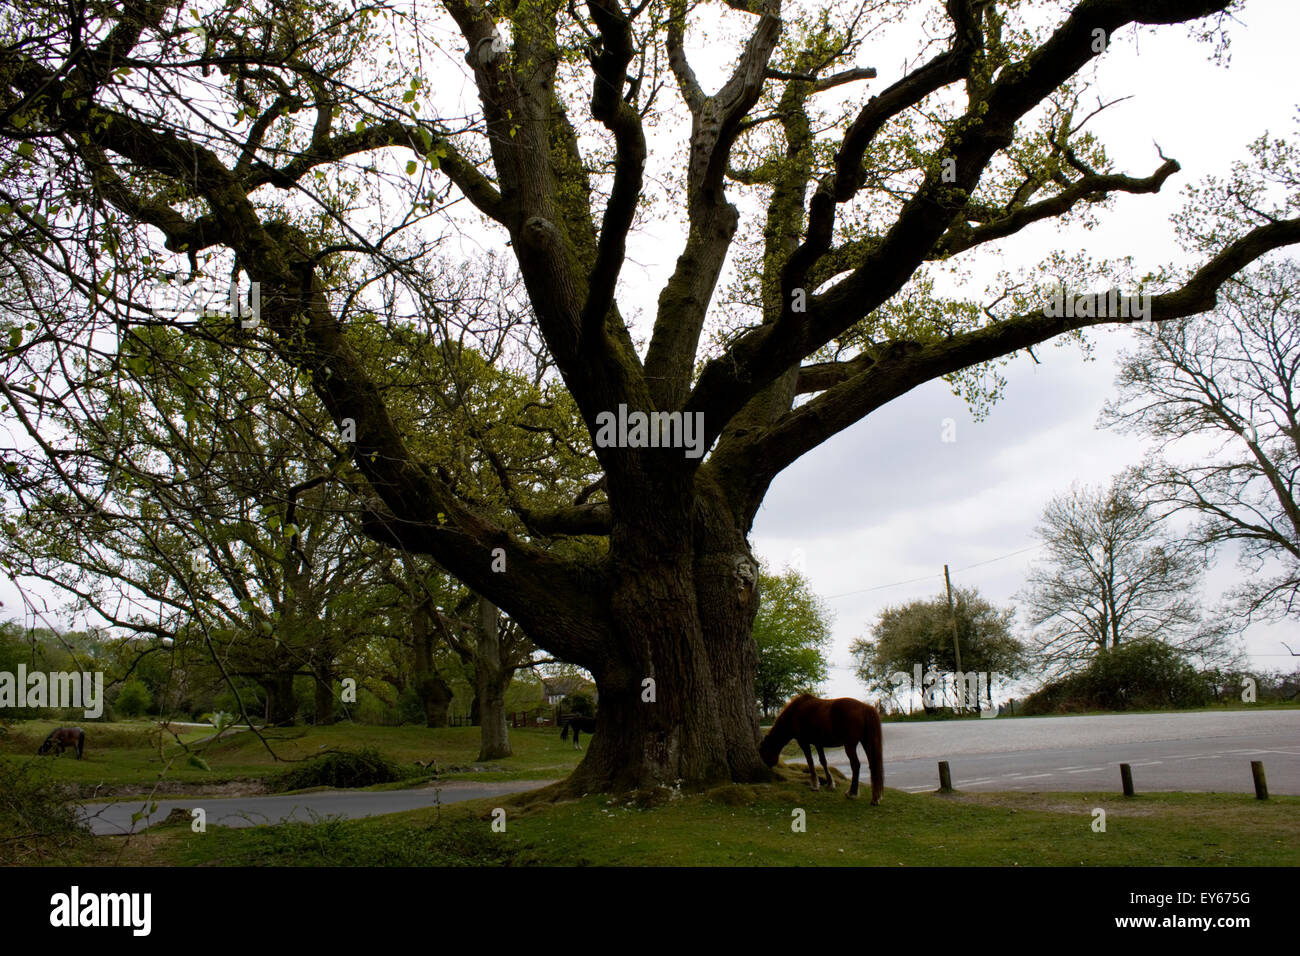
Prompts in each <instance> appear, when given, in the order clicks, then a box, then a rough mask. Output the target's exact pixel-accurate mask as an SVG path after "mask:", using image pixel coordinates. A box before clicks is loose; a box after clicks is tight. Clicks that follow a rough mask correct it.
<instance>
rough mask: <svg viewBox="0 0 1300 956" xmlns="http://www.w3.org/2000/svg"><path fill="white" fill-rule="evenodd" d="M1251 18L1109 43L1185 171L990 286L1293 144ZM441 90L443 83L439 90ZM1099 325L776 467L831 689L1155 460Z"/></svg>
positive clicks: (655, 252) (776, 537)
mask: <svg viewBox="0 0 1300 956" xmlns="http://www.w3.org/2000/svg"><path fill="white" fill-rule="evenodd" d="M729 16H733V17H737V18H740V21H741V22H743V21H744V17H743V16H742V15H739V14H734V15H731V14H729ZM1239 19H1240V21H1241V22H1240V23H1238V24H1234V25H1233V26H1232V28H1231V30H1230V36H1231V40H1232V46H1231V63H1230V64H1229V65H1227V66H1220V65H1216V64H1214V63H1213V62H1210V60H1209V53H1210V47H1209V46H1208V45H1206V44H1200V43H1196V42H1194V41H1193V40H1192V39H1191V38H1190V37H1189V36H1188V29H1187V28H1186V27H1183V26H1173V27H1165V28H1160V30H1159V31H1158V32H1155V33H1152V32H1150V31H1145V32H1143V33H1142V34H1141V36H1140V38H1139V39H1138V40H1137V41H1136V43H1135V41H1134V39H1133V37H1132V36H1131V34H1127V33H1126V34H1124V35H1121V36H1120V37H1117V38H1115V39H1114V40H1113V42H1112V46H1111V49H1109V50H1108V51H1107V53H1106V55H1105V56H1104V57H1102V58H1101V59H1100V63H1099V66H1098V69H1097V70H1096V73H1095V80H1096V83H1097V85H1096V87H1095V94H1094V97H1095V96H1101V97H1103V98H1105V99H1107V100H1111V99H1115V98H1118V97H1122V96H1128V97H1131V98H1130V99H1128V100H1127V101H1125V102H1123V103H1120V104H1118V105H1116V106H1114V107H1112V108H1110V109H1108V110H1107V111H1106V112H1104V113H1103V114H1101V115H1100V116H1099V117H1097V118H1096V119H1095V120H1093V121H1092V123H1091V124H1090V127H1089V128H1090V129H1092V130H1093V131H1094V132H1095V133H1097V134H1098V135H1099V136H1100V137H1101V139H1102V141H1103V142H1104V143H1105V146H1106V149H1107V150H1108V152H1109V155H1110V156H1111V158H1112V160H1114V161H1115V163H1116V165H1117V167H1118V169H1119V171H1121V172H1125V173H1129V174H1131V175H1135V176H1146V175H1149V174H1150V173H1151V172H1152V171H1153V170H1154V169H1155V168H1156V167H1157V166H1159V164H1160V158H1159V156H1158V155H1157V151H1156V146H1155V143H1159V146H1160V148H1161V149H1162V150H1163V151H1164V153H1165V154H1166V155H1167V156H1170V157H1172V158H1174V159H1177V160H1178V161H1179V163H1180V164H1181V165H1182V171H1181V172H1180V173H1178V174H1177V175H1176V176H1174V177H1173V178H1172V179H1171V180H1170V181H1169V182H1168V183H1167V184H1166V186H1165V189H1164V191H1163V192H1162V193H1160V194H1157V195H1154V196H1149V195H1148V196H1123V195H1121V196H1120V197H1118V200H1117V202H1116V205H1115V208H1114V209H1113V210H1111V211H1109V212H1104V213H1102V217H1101V224H1100V225H1099V226H1098V228H1096V229H1094V230H1092V231H1089V232H1084V231H1082V230H1078V229H1075V230H1073V231H1072V232H1070V233H1068V234H1067V233H1063V232H1059V231H1058V230H1057V228H1056V227H1055V225H1054V224H1050V223H1049V224H1043V225H1039V226H1035V227H1032V228H1031V229H1028V230H1026V231H1024V232H1023V233H1021V234H1020V235H1018V236H1016V237H1014V238H1013V239H1011V240H1008V241H1006V242H1004V243H1003V244H1002V246H1001V249H1000V255H999V256H989V255H987V254H986V253H980V254H978V255H977V256H975V257H974V260H973V261H974V262H975V263H979V265H978V267H977V271H976V276H977V278H978V279H979V280H980V285H979V288H983V281H984V279H985V278H987V277H988V276H990V275H991V274H992V272H993V271H995V270H997V269H1002V268H1007V269H1016V268H1020V267H1028V266H1031V265H1033V264H1034V263H1036V262H1039V261H1041V260H1042V259H1043V258H1044V256H1045V255H1046V254H1047V253H1048V252H1049V251H1051V250H1052V249H1061V250H1063V251H1065V252H1067V253H1070V252H1075V251H1079V250H1084V251H1086V252H1088V253H1089V254H1090V255H1091V256H1092V257H1094V258H1101V257H1107V256H1120V255H1128V254H1132V255H1134V256H1135V257H1136V262H1135V268H1136V271H1137V274H1142V273H1143V272H1145V271H1147V270H1148V269H1150V268H1154V267H1156V266H1158V265H1160V264H1161V263H1166V262H1176V261H1182V259H1181V257H1182V253H1181V252H1180V250H1179V249H1178V247H1177V245H1176V244H1175V242H1174V230H1173V227H1172V225H1171V223H1170V217H1171V215H1173V214H1174V213H1176V212H1177V210H1178V209H1179V208H1180V207H1181V205H1182V201H1183V200H1182V198H1181V196H1180V191H1181V188H1182V187H1183V186H1184V185H1186V184H1194V183H1199V182H1200V181H1201V180H1202V178H1203V177H1204V176H1205V175H1207V174H1211V173H1214V174H1218V175H1223V174H1226V173H1227V171H1228V170H1229V169H1230V166H1231V164H1232V163H1233V162H1234V161H1238V160H1245V159H1246V158H1247V152H1246V146H1247V144H1248V143H1249V142H1250V141H1252V140H1254V139H1255V138H1257V137H1258V136H1259V135H1260V134H1261V133H1263V132H1265V131H1266V130H1267V131H1270V132H1272V133H1273V134H1274V135H1277V136H1288V137H1289V136H1292V135H1294V133H1295V131H1296V126H1295V118H1296V100H1295V90H1296V83H1295V79H1294V70H1295V55H1296V54H1295V49H1294V48H1295V40H1296V37H1297V36H1298V35H1300V4H1296V3H1295V2H1293V0H1254V2H1251V3H1249V4H1248V5H1247V6H1246V8H1245V10H1244V11H1243V12H1242V13H1241V14H1240V15H1239ZM719 36H721V34H719ZM916 41H917V33H916V31H915V29H911V30H895V31H892V32H891V33H889V34H886V35H884V36H882V37H881V38H879V39H878V40H877V39H875V38H873V39H872V40H871V41H870V42H868V43H867V44H865V45H864V46H863V48H862V50H861V51H860V54H859V56H858V65H860V66H874V67H876V68H877V70H878V71H879V77H878V79H877V80H875V81H872V82H871V83H870V84H869V85H867V86H865V87H864V86H861V85H857V86H855V87H853V88H852V90H846V91H845V92H846V94H848V95H853V96H855V97H859V98H861V97H864V96H867V95H870V94H871V93H873V92H879V91H880V90H882V89H884V88H885V87H886V86H887V85H888V84H890V83H892V82H894V81H895V80H896V79H897V78H898V76H899V75H901V72H902V68H903V63H904V62H905V61H906V60H908V59H912V60H914V59H915V57H916V55H917V53H918V46H917V42H916ZM688 48H689V49H690V50H691V55H692V58H693V62H694V65H695V67H696V69H697V71H698V72H699V75H700V78H701V81H702V82H703V83H704V85H705V86H706V88H709V89H710V90H712V89H716V87H717V85H718V82H719V81H720V77H721V76H722V75H723V73H722V71H723V69H724V68H725V67H726V66H727V65H728V63H729V62H730V58H731V56H732V55H733V54H734V51H735V49H736V47H735V45H734V44H733V45H731V46H728V45H726V44H725V43H722V42H720V40H719V38H718V36H713V35H704V34H701V32H700V31H696V32H694V33H693V34H692V35H691V36H690V37H689V44H688ZM447 69H448V71H449V77H448V82H447V83H445V84H442V91H444V92H445V95H446V96H447V97H448V98H449V102H450V103H455V102H459V103H462V104H465V105H466V106H469V105H470V104H472V102H473V100H474V96H473V92H472V90H471V89H469V88H468V86H467V85H465V84H463V83H461V84H460V85H457V84H456V83H453V82H450V80H453V79H455V78H456V77H455V73H454V71H455V70H457V69H459V70H461V71H462V74H463V71H464V65H463V63H458V62H457V59H456V58H455V57H452V56H448V58H447ZM431 86H432V87H433V89H434V91H438V88H439V86H440V84H431ZM1094 97H1090V98H1089V100H1088V101H1087V102H1091V101H1092V99H1093V98H1094ZM677 109H678V110H681V107H680V104H678V107H677ZM451 112H454V110H451ZM440 115H447V114H446V113H444V114H440ZM679 142H680V140H679ZM658 149H659V147H658V146H656V147H655V151H656V153H657V152H658ZM668 196H669V198H670V199H671V193H669V194H668ZM668 208H669V209H672V206H669V207H668ZM679 226H680V223H676V222H673V221H669V222H667V223H666V224H664V226H663V227H662V228H661V229H659V230H656V229H653V228H652V229H649V230H647V231H646V232H644V233H642V234H641V235H639V236H637V237H635V238H634V242H633V247H632V252H631V254H630V257H629V264H628V266H627V268H626V269H625V272H624V275H623V278H622V282H621V284H620V300H621V302H622V303H623V305H624V314H630V315H635V314H636V313H637V310H638V305H639V306H640V308H641V309H642V310H643V312H642V315H643V316H644V314H645V310H648V309H649V308H650V307H652V305H653V302H654V301H655V299H656V298H657V292H658V289H659V288H660V287H661V286H662V282H663V279H664V278H665V277H666V276H667V274H668V273H669V272H670V271H671V268H672V266H673V263H674V261H675V259H676V256H677V254H678V253H679V251H680V248H681V241H680V235H679V233H675V231H674V230H675V229H677V228H678V227H679ZM475 242H477V240H475ZM487 244H492V243H491V241H490V240H488V241H487ZM640 331H643V332H644V331H647V330H646V329H644V328H641V329H640ZM1090 338H1091V340H1092V341H1093V342H1094V343H1095V346H1096V348H1095V352H1094V356H1095V359H1094V361H1091V362H1085V361H1084V360H1083V358H1082V355H1081V352H1080V350H1079V349H1078V348H1077V347H1073V346H1071V347H1065V348H1055V347H1052V346H1050V345H1049V346H1044V347H1042V348H1038V349H1036V350H1035V351H1036V354H1037V356H1038V359H1039V360H1040V362H1041V364H1038V365H1036V364H1034V362H1033V360H1032V359H1030V358H1029V357H1028V356H1026V355H1021V356H1019V357H1017V358H1016V359H1015V361H1014V362H1013V364H1011V365H1010V366H1008V367H1007V368H1005V369H1004V374H1005V375H1006V377H1007V378H1008V385H1007V388H1006V390H1005V397H1004V398H1003V400H1002V401H1001V402H1000V403H999V404H998V405H997V406H996V407H995V408H994V409H993V411H992V413H991V414H990V415H989V416H988V418H987V419H986V420H984V421H982V422H978V423H977V422H975V421H973V420H972V418H971V416H970V414H969V413H968V411H967V409H966V407H965V405H964V404H963V403H962V402H961V400H960V399H958V398H957V397H955V396H953V395H952V394H951V392H950V390H949V388H948V386H947V385H945V384H944V383H942V382H933V383H930V384H928V385H926V386H923V387H921V388H918V389H916V390H914V391H913V392H911V393H910V394H908V395H905V396H903V397H902V398H900V399H898V400H897V401H895V402H893V403H892V404H890V405H888V406H886V407H884V408H883V409H881V410H879V411H878V412H876V413H875V414H873V415H871V416H870V417H869V418H868V419H866V420H864V421H862V422H860V423H858V424H857V425H856V426H854V427H853V428H851V429H849V430H848V431H847V432H845V433H843V434H841V435H839V436H837V437H836V438H834V439H832V440H831V441H830V442H828V443H826V444H825V445H823V446H822V447H820V448H818V449H816V450H814V451H813V452H811V453H810V454H808V455H806V456H805V457H804V458H803V459H801V460H800V461H798V462H796V463H795V464H794V465H793V466H792V467H791V468H789V469H788V470H787V471H786V472H785V473H784V474H783V475H781V476H780V477H779V478H778V479H777V480H776V482H775V484H774V485H773V487H772V490H771V493H770V494H769V496H768V498H767V501H766V504H765V505H764V507H763V509H762V511H761V512H760V514H759V516H758V519H757V521H756V523H755V527H754V533H753V544H754V547H755V550H756V552H757V553H758V554H759V555H760V556H762V557H763V558H765V559H766V560H767V561H768V562H769V563H770V564H771V565H772V566H773V567H774V568H777V569H779V568H780V567H782V566H784V565H786V564H788V563H790V562H792V561H794V560H795V559H796V551H797V550H799V551H801V552H802V555H803V561H804V567H805V571H806V574H807V575H808V577H809V579H810V581H811V584H812V587H813V589H814V590H815V591H816V592H817V593H818V594H819V595H821V596H823V597H825V598H826V599H827V603H828V604H829V606H830V607H831V608H832V610H833V611H834V612H835V615H836V618H835V624H834V649H833V652H832V654H831V657H832V660H833V662H834V666H835V669H834V671H833V674H832V679H831V681H830V682H829V685H828V686H826V687H824V688H823V690H824V691H825V692H827V693H829V694H830V695H832V696H840V695H852V696H862V695H864V694H865V690H864V688H863V687H862V685H861V684H860V683H858V681H857V680H856V678H854V677H853V674H852V668H851V663H850V655H849V653H848V645H849V643H850V641H851V640H852V639H853V638H854V637H857V636H862V635H865V634H867V633H868V631H869V628H870V626H871V624H872V623H873V622H874V621H875V619H876V616H877V615H878V613H879V611H880V610H881V609H882V608H883V607H884V606H885V605H887V604H897V603H901V602H904V601H908V600H912V599H916V598H925V597H931V596H934V595H937V594H938V593H939V592H940V589H941V588H942V584H943V574H942V572H943V565H944V564H945V563H946V564H948V565H950V567H951V568H952V569H953V572H954V573H953V583H954V585H958V586H967V587H968V586H977V587H978V588H979V589H980V591H981V593H982V594H983V596H984V597H985V598H987V599H989V600H991V601H993V602H994V603H996V604H1007V603H1009V602H1010V601H1011V598H1012V596H1013V594H1015V592H1016V591H1018V590H1019V589H1020V588H1021V586H1022V582H1023V580H1024V577H1025V573H1026V570H1027V569H1028V567H1029V564H1030V562H1031V561H1032V560H1033V559H1034V557H1035V553H1036V552H1035V550H1034V544H1035V542H1034V539H1033V536H1032V529H1033V527H1034V525H1035V524H1036V523H1037V521H1038V519H1039V516H1040V514H1041V512H1042V509H1043V507H1044V506H1045V505H1046V503H1047V502H1048V500H1049V499H1050V498H1051V497H1052V496H1054V495H1056V494H1059V493H1061V492H1063V491H1065V490H1067V489H1068V487H1069V485H1070V483H1071V482H1072V481H1074V480H1076V479H1077V480H1080V481H1083V482H1089V483H1094V484H1095V483H1104V482H1107V481H1109V479H1110V477H1111V476H1112V475H1114V474H1115V473H1116V472H1118V471H1119V470H1121V469H1122V468H1124V467H1125V466H1127V465H1130V464H1134V463H1136V462H1138V461H1139V460H1140V459H1141V457H1142V454H1143V446H1142V444H1141V443H1140V442H1139V441H1138V440H1136V439H1134V438H1131V437H1124V436H1121V435H1119V434H1116V433H1113V432H1110V431H1104V430H1098V429H1097V428H1096V427H1095V425H1096V421H1097V416H1098V413H1099V411H1100V410H1101V407H1102V405H1103V404H1104V403H1105V401H1106V400H1107V399H1109V398H1112V397H1113V396H1114V385H1113V383H1114V378H1115V373H1116V364H1115V363H1116V358H1117V356H1118V355H1119V353H1120V351H1121V350H1122V349H1125V348H1128V347H1131V345H1132V343H1133V340H1134V336H1133V333H1132V332H1131V331H1129V330H1127V329H1120V328H1104V327H1103V328H1102V329H1100V330H1096V331H1094V332H1092V333H1091V335H1090ZM945 419H953V420H954V421H955V423H956V440H955V441H953V442H944V441H942V440H941V439H942V424H941V423H942V422H943V421H944V420H945ZM973 565H979V566H978V567H972V566H973ZM917 578H924V580H914V579H917ZM1236 579H1237V572H1236V570H1235V562H1234V560H1233V558H1232V556H1231V555H1230V554H1225V555H1224V556H1223V557H1222V558H1221V560H1220V561H1219V563H1218V565H1217V566H1216V567H1215V568H1213V569H1212V570H1211V572H1210V573H1209V575H1208V576H1207V580H1206V585H1205V588H1204V594H1205V596H1206V597H1207V598H1208V599H1210V600H1213V599H1215V598H1217V597H1218V596H1219V594H1221V593H1222V591H1223V590H1224V589H1225V588H1227V587H1228V586H1230V585H1231V584H1232V583H1233V582H1234V581H1235V580H1236ZM900 582H910V583H900ZM37 593H43V589H41V590H39V591H38V592H37ZM0 600H3V601H4V604H5V607H4V616H6V617H15V616H18V615H19V614H20V613H21V612H20V609H21V608H22V606H23V602H22V601H21V599H20V598H19V596H18V594H17V591H16V590H15V588H14V587H13V585H12V583H10V582H8V581H2V582H0ZM29 621H30V618H29ZM1297 632H1300V627H1297V626H1296V625H1295V624H1294V623H1292V624H1286V625H1279V626H1273V627H1267V626H1255V627H1252V628H1251V630H1250V631H1249V632H1248V633H1247V636H1246V647H1247V650H1248V652H1250V653H1251V655H1252V660H1253V662H1254V664H1255V665H1256V666H1259V667H1276V666H1281V665H1284V664H1289V661H1287V660H1286V659H1285V657H1284V655H1285V650H1284V648H1283V647H1282V646H1281V644H1280V641H1281V640H1288V639H1289V638H1288V635H1296V634H1297ZM1291 643H1292V646H1296V642H1295V641H1292V642H1291Z"/></svg>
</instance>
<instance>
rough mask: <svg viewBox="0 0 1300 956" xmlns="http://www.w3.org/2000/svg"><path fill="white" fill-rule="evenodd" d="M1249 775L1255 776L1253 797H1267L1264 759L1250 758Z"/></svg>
mask: <svg viewBox="0 0 1300 956" xmlns="http://www.w3.org/2000/svg"><path fill="white" fill-rule="evenodd" d="M1250 775H1251V776H1252V777H1254V778H1255V799H1256V800H1267V799H1268V781H1267V780H1265V779H1264V761H1262V760H1252V761H1251V762H1250Z"/></svg>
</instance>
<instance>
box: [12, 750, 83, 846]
mask: <svg viewBox="0 0 1300 956" xmlns="http://www.w3.org/2000/svg"><path fill="white" fill-rule="evenodd" d="M50 773H51V771H50V767H49V766H48V764H46V763H45V762H44V761H31V760H29V761H17V760H10V759H8V758H7V757H0V864H14V863H20V862H22V863H29V864H31V863H40V862H42V861H44V860H45V859H46V858H47V857H48V856H49V855H50V852H51V851H52V850H54V849H56V848H66V847H70V846H73V845H75V844H78V843H81V842H82V841H83V840H85V839H86V838H88V837H89V836H90V833H89V831H88V830H86V829H85V828H84V827H83V826H82V825H81V823H80V822H79V821H78V819H77V811H76V809H75V808H74V807H71V806H68V805H67V804H65V803H64V800H65V799H67V795H66V794H65V793H64V792H63V785H62V784H60V783H58V782H56V781H55V780H54V779H52V777H51V776H50Z"/></svg>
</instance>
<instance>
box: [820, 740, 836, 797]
mask: <svg viewBox="0 0 1300 956" xmlns="http://www.w3.org/2000/svg"><path fill="white" fill-rule="evenodd" d="M817 756H818V758H820V760H821V762H822V769H823V770H825V771H826V789H827V790H834V789H835V778H834V777H832V776H831V768H830V767H828V766H827V765H826V751H824V750H822V745H821V744H818V745H817Z"/></svg>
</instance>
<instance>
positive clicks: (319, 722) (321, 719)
mask: <svg viewBox="0 0 1300 956" xmlns="http://www.w3.org/2000/svg"><path fill="white" fill-rule="evenodd" d="M332 723H334V675H333V674H330V673H318V674H317V675H316V726H317V727H322V726H324V725H326V724H332Z"/></svg>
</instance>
